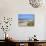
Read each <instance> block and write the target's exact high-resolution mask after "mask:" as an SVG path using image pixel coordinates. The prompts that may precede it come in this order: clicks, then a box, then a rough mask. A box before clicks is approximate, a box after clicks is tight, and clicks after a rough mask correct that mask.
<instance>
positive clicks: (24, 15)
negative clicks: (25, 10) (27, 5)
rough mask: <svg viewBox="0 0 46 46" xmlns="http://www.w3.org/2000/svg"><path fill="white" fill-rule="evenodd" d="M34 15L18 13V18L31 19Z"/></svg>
mask: <svg viewBox="0 0 46 46" xmlns="http://www.w3.org/2000/svg"><path fill="white" fill-rule="evenodd" d="M33 18H34V15H33V14H19V15H18V19H24V20H33Z"/></svg>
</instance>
